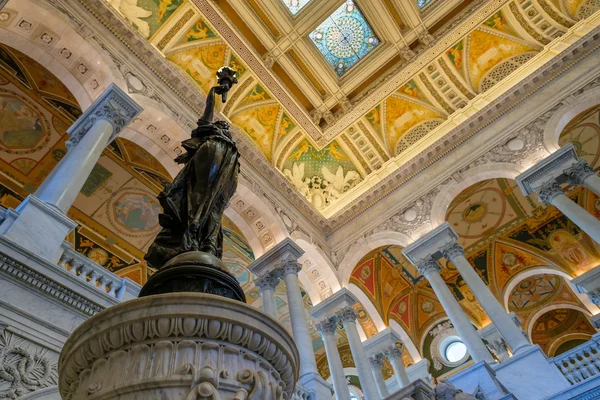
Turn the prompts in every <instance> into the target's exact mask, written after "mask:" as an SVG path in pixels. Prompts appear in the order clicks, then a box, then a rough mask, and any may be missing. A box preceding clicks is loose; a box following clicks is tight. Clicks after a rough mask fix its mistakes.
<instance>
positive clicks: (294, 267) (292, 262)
mask: <svg viewBox="0 0 600 400" xmlns="http://www.w3.org/2000/svg"><path fill="white" fill-rule="evenodd" d="M280 268H281V269H282V270H283V276H286V275H289V274H293V275H296V276H298V272H300V270H301V269H302V264H301V263H299V262H298V259H297V258H294V257H286V258H285V259H283V261H282V262H281V267H280Z"/></svg>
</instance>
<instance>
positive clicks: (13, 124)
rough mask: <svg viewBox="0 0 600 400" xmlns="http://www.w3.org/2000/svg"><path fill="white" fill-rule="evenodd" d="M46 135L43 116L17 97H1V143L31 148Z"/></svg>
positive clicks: (13, 146) (12, 147) (8, 146)
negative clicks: (42, 121) (42, 120)
mask: <svg viewBox="0 0 600 400" xmlns="http://www.w3.org/2000/svg"><path fill="white" fill-rule="evenodd" d="M43 136H44V129H43V126H42V123H41V117H40V116H39V115H38V113H37V112H36V111H35V110H33V109H32V108H30V107H29V106H28V105H27V104H25V103H23V102H22V101H20V100H19V99H18V98H16V97H8V96H4V97H0V144H1V145H2V146H3V147H5V148H8V149H29V148H32V147H34V146H35V145H36V144H37V143H38V142H39V141H40V139H41V138H42V137H43Z"/></svg>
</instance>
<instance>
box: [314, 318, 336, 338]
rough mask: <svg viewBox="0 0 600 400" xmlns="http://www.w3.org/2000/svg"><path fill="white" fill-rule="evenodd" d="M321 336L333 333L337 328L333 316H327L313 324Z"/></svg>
mask: <svg viewBox="0 0 600 400" xmlns="http://www.w3.org/2000/svg"><path fill="white" fill-rule="evenodd" d="M315 329H316V330H317V332H319V333H320V334H321V336H326V335H334V334H335V331H336V330H337V322H336V321H335V320H334V319H333V318H327V319H324V320H323V321H321V322H319V323H318V324H316V325H315Z"/></svg>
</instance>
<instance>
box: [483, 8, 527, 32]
mask: <svg viewBox="0 0 600 400" xmlns="http://www.w3.org/2000/svg"><path fill="white" fill-rule="evenodd" d="M483 26H484V27H486V28H490V29H495V30H497V31H500V32H502V33H506V34H509V35H512V36H515V37H517V38H518V37H519V34H518V33H517V32H516V31H515V29H514V28H513V27H512V26H511V25H510V23H509V22H508V21H507V19H506V16H505V15H504V11H502V10H498V11H497V12H496V13H494V14H493V15H492V16H491V17H489V18H488V19H487V20H486V21H485V22H484V23H483Z"/></svg>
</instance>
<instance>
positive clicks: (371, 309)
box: [348, 283, 386, 332]
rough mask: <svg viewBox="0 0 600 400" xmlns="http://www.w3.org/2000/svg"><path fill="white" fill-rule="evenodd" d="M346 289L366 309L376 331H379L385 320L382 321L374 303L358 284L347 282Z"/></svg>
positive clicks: (382, 327) (383, 327)
mask: <svg viewBox="0 0 600 400" xmlns="http://www.w3.org/2000/svg"><path fill="white" fill-rule="evenodd" d="M348 290H349V291H350V293H352V294H353V295H354V296H355V297H356V299H357V300H358V301H359V302H360V304H362V306H363V307H364V308H365V310H367V312H368V313H369V316H370V317H371V320H373V323H374V324H375V327H376V328H377V332H381V331H382V330H384V329H385V328H386V325H385V322H384V321H383V317H382V316H381V314H380V313H379V311H378V310H377V308H376V307H375V304H373V302H372V301H371V299H369V298H368V297H367V295H366V294H365V292H363V291H362V290H361V289H360V288H359V287H358V286H356V285H355V284H353V283H349V284H348Z"/></svg>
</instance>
